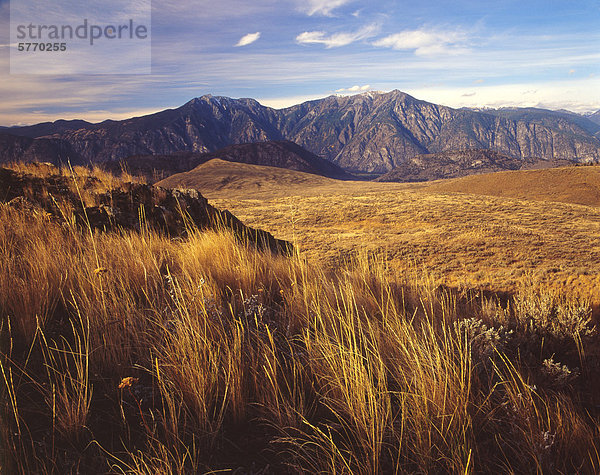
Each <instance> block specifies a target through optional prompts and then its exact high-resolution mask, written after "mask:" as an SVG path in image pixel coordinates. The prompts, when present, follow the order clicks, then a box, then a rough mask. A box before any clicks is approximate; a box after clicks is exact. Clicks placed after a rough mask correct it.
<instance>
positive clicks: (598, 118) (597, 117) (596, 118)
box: [588, 110, 600, 125]
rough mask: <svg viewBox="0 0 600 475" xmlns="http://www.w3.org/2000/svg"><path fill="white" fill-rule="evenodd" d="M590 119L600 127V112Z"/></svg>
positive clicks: (589, 117)
mask: <svg viewBox="0 0 600 475" xmlns="http://www.w3.org/2000/svg"><path fill="white" fill-rule="evenodd" d="M588 119H589V120H591V121H592V122H594V123H595V124H598V125H600V110H599V111H597V112H594V113H593V114H592V115H590V116H588Z"/></svg>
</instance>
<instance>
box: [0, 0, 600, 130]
mask: <svg viewBox="0 0 600 475" xmlns="http://www.w3.org/2000/svg"><path fill="white" fill-rule="evenodd" d="M12 1H13V2H16V1H27V0H12ZM31 1H33V0H31ZM59 1H69V0H59ZM70 1H72V0H70ZM128 1H130V2H131V4H132V5H134V6H136V5H138V6H139V5H141V4H142V2H143V0H128ZM146 1H148V2H149V1H150V0H146ZM138 2H139V3H138ZM80 3H81V2H80ZM121 3H123V2H121ZM40 4H41V3H40V2H39V1H37V2H36V5H38V6H39V5H40ZM14 5H15V4H13V7H14ZM103 5H104V3H103ZM38 8H39V7H38ZM9 12H10V3H9V1H7V0H0V125H16V124H21V125H22V124H32V123H37V122H42V121H47V120H56V119H59V118H67V119H73V118H81V119H86V120H90V121H93V122H97V121H101V120H104V119H108V118H110V119H124V118H127V117H132V116H139V115H144V114H147V113H152V112H156V111H159V110H163V109H166V108H174V107H178V106H180V105H182V104H184V103H185V102H187V101H189V100H190V99H192V98H194V97H198V96H202V95H204V94H213V95H223V96H229V97H234V98H239V97H252V98H255V99H257V100H258V101H259V102H261V103H262V104H264V105H267V106H271V107H275V108H281V107H287V106H290V105H293V104H297V103H300V102H303V101H306V100H311V99H316V98H321V97H326V96H328V95H331V94H357V93H362V92H366V91H390V90H393V89H399V90H401V91H404V92H407V93H409V94H411V95H413V96H415V97H417V98H418V99H423V100H427V101H430V102H435V103H438V104H444V105H448V106H451V107H465V106H466V107H505V106H519V107H542V108H548V109H567V110H571V111H574V112H579V113H586V112H591V111H596V110H599V109H600V27H599V26H598V25H600V0H594V1H591V0H577V1H568V0H560V1H557V0H519V1H517V0H496V1H494V2H482V1H480V0H479V1H477V0H452V1H446V0H442V1H435V2H434V1H429V0H421V1H419V2H415V1H414V0H411V1H406V0H379V1H377V0H373V1H369V2H366V1H364V0H253V1H247V0H219V1H205V0H163V1H161V2H159V1H157V0H155V1H154V2H153V4H152V8H151V13H152V22H151V68H150V69H149V70H148V71H143V72H146V73H149V74H138V73H135V71H133V68H134V66H133V64H134V55H132V54H129V55H128V53H127V51H125V49H124V48H119V47H117V48H114V47H111V48H108V49H107V48H104V49H103V50H102V51H100V53H99V54H100V57H99V58H96V60H95V61H96V63H94V62H90V63H89V67H88V63H86V62H85V59H78V60H77V63H76V65H77V66H79V67H78V68H74V69H72V70H70V71H68V72H66V73H65V72H62V73H61V72H58V73H57V72H56V69H57V68H52V65H51V64H44V65H43V67H42V66H40V70H39V71H35V74H14V73H13V74H11V73H10V54H9V52H10V48H11V47H16V45H15V43H14V42H11V36H10V33H9V32H10V22H9ZM43 14H44V12H43V11H41V12H40V15H41V16H43ZM59 14H64V12H62V13H60V12H59ZM94 14H97V12H89V15H90V18H93V15H94ZM39 21H40V22H41V21H42V20H41V19H40V20H39ZM11 45H12V46H11ZM55 58H58V56H55ZM72 62H73V61H72ZM102 65H118V67H119V70H120V71H122V72H121V73H120V74H111V73H103V74H98V73H97V72H98V70H101V68H100V66H102ZM128 65H130V67H128ZM13 69H14V68H13ZM58 69H60V68H58ZM138 72H139V71H138Z"/></svg>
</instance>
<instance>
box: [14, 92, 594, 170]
mask: <svg viewBox="0 0 600 475" xmlns="http://www.w3.org/2000/svg"><path fill="white" fill-rule="evenodd" d="M519 111H520V110H517V111H516V112H515V111H512V112H510V113H509V112H507V111H504V112H502V111H500V112H498V111H474V110H469V109H452V108H450V107H446V106H440V105H436V104H432V103H429V102H425V101H420V100H417V99H415V98H413V97H411V96H409V95H407V94H405V93H402V92H400V91H392V92H389V93H365V94H360V95H356V96H346V97H339V96H330V97H327V98H325V99H321V100H317V101H310V102H306V103H303V104H300V105H297V106H293V107H290V108H287V109H282V110H275V109H271V108H268V107H264V106H262V105H260V104H259V103H258V102H256V101H255V100H253V99H230V98H226V97H213V96H210V95H207V96H202V97H200V98H196V99H193V100H192V101H190V102H188V103H186V104H184V105H183V106H181V107H179V108H177V109H171V110H166V111H162V112H159V113H156V114H152V115H149V116H144V117H137V118H132V119H128V120H124V121H119V122H115V121H105V122H102V123H100V124H94V125H93V126H88V125H86V126H85V127H84V128H81V129H79V130H64V124H63V125H62V128H61V127H59V126H58V125H56V126H52V125H50V126H45V127H39V129H40V130H43V132H44V133H46V134H48V133H51V132H52V131H53V130H54V131H55V133H53V134H52V136H53V137H55V138H61V139H63V140H65V141H67V142H69V143H70V144H71V146H72V147H73V149H74V151H75V152H77V153H78V154H80V155H81V156H82V157H83V158H84V159H86V160H89V161H93V162H105V161H110V160H117V159H121V158H125V157H128V156H131V155H150V154H170V153H173V152H179V151H191V152H201V153H202V152H212V151H215V150H218V149H220V148H223V147H225V146H228V145H232V144H241V143H248V142H264V141H273V140H283V139H287V140H291V141H293V142H295V143H297V144H299V145H301V146H302V147H304V148H306V149H307V150H309V151H310V152H312V153H315V154H317V155H319V156H321V157H323V158H326V159H328V160H330V161H332V162H334V163H336V164H337V165H339V166H341V167H343V168H345V169H347V170H351V171H352V170H356V171H361V172H376V173H384V172H387V171H389V170H392V169H393V168H394V167H396V166H398V165H400V164H402V163H404V162H406V161H407V160H409V159H410V158H412V157H414V156H416V155H420V154H425V153H436V152H444V151H452V150H466V149H489V150H493V151H496V152H499V153H502V154H505V155H508V156H510V157H515V158H541V159H546V160H558V159H566V160H577V161H582V162H591V161H600V139H598V137H595V136H594V134H592V132H593V131H594V130H596V125H595V124H594V123H593V122H592V121H591V120H589V119H586V118H584V117H581V116H576V117H575V116H574V115H571V114H567V113H554V112H552V111H543V110H539V109H536V110H535V113H533V112H532V111H531V110H527V111H525V112H523V111H521V112H519ZM53 127H54V128H53ZM31 130H32V129H31V128H30V129H29V132H28V133H30V132H31ZM15 133H18V131H16V132H15Z"/></svg>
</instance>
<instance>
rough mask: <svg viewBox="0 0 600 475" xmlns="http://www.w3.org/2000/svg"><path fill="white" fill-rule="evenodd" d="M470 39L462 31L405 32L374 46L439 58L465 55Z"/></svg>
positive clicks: (420, 30)
mask: <svg viewBox="0 0 600 475" xmlns="http://www.w3.org/2000/svg"><path fill="white" fill-rule="evenodd" d="M467 39H468V37H467V35H466V33H464V32H462V31H458V30H455V31H436V30H427V31H426V30H424V29H419V30H405V31H401V32H400V33H395V34H393V35H389V36H386V37H385V38H382V39H380V40H377V41H375V42H374V43H373V45H374V46H380V47H384V48H393V49H396V50H414V52H415V54H416V55H417V56H437V55H447V54H459V53H464V52H465V51H467V50H466V48H465V43H466V41H467Z"/></svg>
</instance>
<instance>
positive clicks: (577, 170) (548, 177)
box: [427, 166, 600, 206]
mask: <svg viewBox="0 0 600 475" xmlns="http://www.w3.org/2000/svg"><path fill="white" fill-rule="evenodd" d="M427 189H428V190H429V191H432V192H453V193H454V192H458V193H469V194H475V195H487V196H498V197H505V198H518V199H522V200H530V201H554V202H559V203H571V204H580V205H588V206H600V167H597V166H591V167H566V168H550V169H546V170H521V171H505V172H498V173H489V174H484V175H472V176H466V177H463V178H457V179H454V180H447V181H446V180H445V181H440V182H437V183H432V184H430V185H428V186H427Z"/></svg>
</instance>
